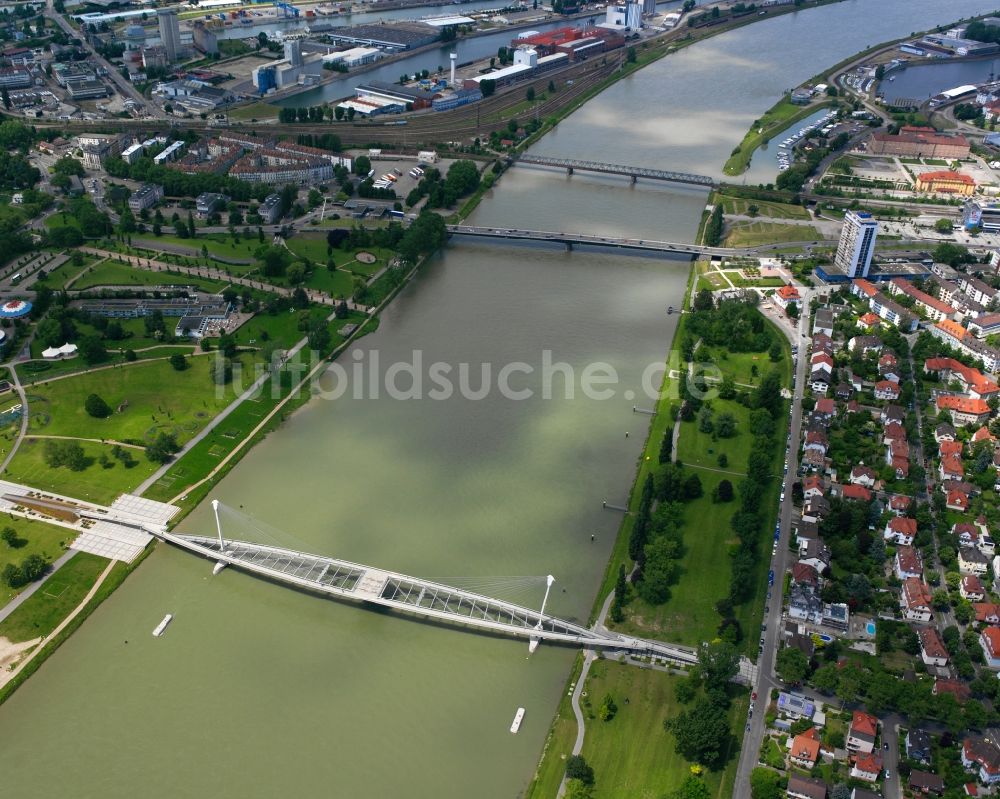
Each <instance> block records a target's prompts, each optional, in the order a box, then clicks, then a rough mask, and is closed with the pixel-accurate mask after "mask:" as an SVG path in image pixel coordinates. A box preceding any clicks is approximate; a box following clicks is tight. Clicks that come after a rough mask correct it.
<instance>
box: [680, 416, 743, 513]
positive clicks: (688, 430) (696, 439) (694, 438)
mask: <svg viewBox="0 0 1000 799" xmlns="http://www.w3.org/2000/svg"><path fill="white" fill-rule="evenodd" d="M711 404H712V411H713V412H714V413H713V417H714V418H715V419H718V417H719V414H722V413H730V414H732V415H733V417H734V418H735V419H736V435H735V436H733V437H732V438H717V437H716V436H715V434H714V433H713V434H708V433H702V432H700V431H699V430H698V422H697V420H695V421H691V422H681V435H680V440H679V441H678V442H677V459H678V460H679V461H681V462H682V463H683V464H684V465H685V466H703V467H705V468H708V469H719V468H721V467H720V466H719V463H718V459H719V455H720V454H721V453H725V454H726V457H727V458H728V459H729V463H728V465H727V466H726V467H725V470H724V471H727V472H733V473H734V474H727V475H721V476H722V477H728V478H729V480H730V481H731V482H732V483H733V484H734V485H735V483H736V481H738V480H740V479H741V478H742V477H743V475H744V469H745V468H746V462H747V458H749V457H750V444H751V441H752V439H751V431H750V429H749V428H750V409H749V408H745V407H744V406H742V405H740V404H739V403H738V402H735V401H733V400H723V399H718V398H716V399H714V400H712V401H711ZM699 476H700V477H702V478H704V473H699ZM706 493H707V492H706Z"/></svg>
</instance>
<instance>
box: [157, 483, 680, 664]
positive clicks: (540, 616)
mask: <svg viewBox="0 0 1000 799" xmlns="http://www.w3.org/2000/svg"><path fill="white" fill-rule="evenodd" d="M212 506H213V511H215V520H216V535H215V536H198V535H178V534H176V533H171V532H168V531H165V530H149V532H150V533H151V534H153V535H155V536H156V537H157V538H160V539H162V540H164V541H167V542H169V543H171V544H174V545H175V546H178V547H181V548H182V549H186V550H188V551H189V552H192V553H194V554H197V555H201V556H202V557H204V558H207V559H209V560H213V561H215V562H216V573H218V571H219V570H220V569H221V568H222V567H223V566H226V565H228V566H232V567H234V568H237V569H240V570H241V571H246V572H249V573H251V574H256V575H259V576H261V577H267V578H269V579H271V580H274V581H277V582H281V583H286V584H288V585H292V586H296V587H298V588H304V589H307V590H309V591H312V592H315V593H318V594H321V595H324V596H328V597H332V598H337V599H344V600H350V601H354V602H369V603H372V604H375V605H381V606H383V607H388V608H392V609H394V610H396V611H399V612H401V613H404V614H406V615H409V616H417V617H422V618H426V619H433V620H436V621H439V622H445V623H448V624H452V625H456V626H461V627H467V628H469V627H471V628H475V629H479V630H483V631H488V632H491V633H499V634H505V635H511V636H515V637H519V638H523V639H527V640H528V641H529V647H530V649H531V651H534V649H535V648H536V647H537V646H538V643H539V642H540V641H556V642H559V643H564V644H576V645H579V646H583V647H587V648H600V649H610V650H618V651H622V652H629V653H632V654H636V655H651V656H655V657H660V658H665V659H668V660H672V661H675V662H679V663H685V664H694V663H697V660H698V657H697V651H696V650H695V649H693V648H690V647H684V646H679V645H674V644H666V643H662V642H659V641H648V640H644V639H641V638H633V637H631V636H624V635H619V634H617V633H613V632H608V631H599V630H592V629H589V628H588V627H585V626H583V625H580V624H576V623H575V622H571V621H566V620H564V619H559V618H557V617H555V616H551V615H547V614H546V613H545V605H546V603H547V602H548V597H549V592H550V590H551V588H552V584H553V583H554V582H555V578H554V577H553V576H552V575H548V576H547V578H546V588H545V598H544V599H543V601H542V607H541V609H540V610H534V609H532V608H528V607H524V606H522V605H517V604H514V603H512V602H507V601H505V600H502V599H495V598H493V597H488V596H485V595H483V594H479V593H476V592H473V591H468V590H464V589H461V588H455V587H454V586H449V585H445V584H443V583H438V582H433V581H430V580H424V579H422V578H419V577H412V576H410V575H406V574H401V573H399V572H395V571H391V570H387V569H380V568H377V567H374V566H365V565H363V564H360V563H352V562H350V561H346V560H339V559H337V558H328V557H324V556H321V555H312V554H309V553H306V552H299V551H296V550H293V549H286V548H284V547H278V546H270V545H266V544H256V543H251V542H249V541H234V540H231V539H226V538H225V537H224V536H223V533H222V526H221V523H219V519H218V507H219V506H218V503H217V501H213V503H212Z"/></svg>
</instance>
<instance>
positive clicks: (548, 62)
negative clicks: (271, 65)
mask: <svg viewBox="0 0 1000 799" xmlns="http://www.w3.org/2000/svg"><path fill="white" fill-rule="evenodd" d="M627 5H629V6H631V5H634V4H627ZM622 24H624V23H622ZM624 46H625V37H624V36H623V35H622V33H621V32H619V31H618V30H615V29H613V28H611V27H608V26H606V25H597V26H590V27H587V28H574V27H563V28H556V29H555V30H551V31H547V32H545V33H539V32H537V31H526V32H525V33H523V34H520V35H519V36H517V37H515V38H514V39H513V41H511V45H510V49H511V51H512V58H513V63H512V64H510V65H508V66H502V67H500V68H498V69H493V68H489V67H487V68H485V69H481V70H480V72H479V74H476V75H472V76H469V77H466V78H463V79H461V80H459V79H457V78H456V75H455V59H454V57H453V58H452V66H451V79H450V80H449V81H444V80H439V81H437V82H432V81H430V80H423V81H419V82H418V84H417V85H415V86H403V85H400V84H398V83H387V82H385V81H370V82H368V83H363V84H361V85H359V86H358V87H357V89H356V90H355V96H354V97H352V98H349V99H347V100H343V101H342V102H341V103H339V107H340V108H342V109H344V111H346V112H348V113H354V114H357V115H360V116H369V117H370V116H377V115H381V114H400V113H403V112H405V111H420V110H423V109H427V108H431V109H433V110H435V111H447V110H450V109H452V108H458V107H459V106H462V105H467V104H469V103H474V102H478V101H479V100H481V99H482V98H483V97H484V96H486V95H488V94H490V93H491V92H492V91H494V90H496V89H500V88H504V87H507V86H510V85H512V84H515V83H518V82H520V81H523V80H527V79H529V78H533V77H537V76H538V75H541V74H544V73H546V72H549V71H551V70H554V69H558V68H560V67H564V66H567V65H569V64H571V63H574V62H577V61H583V60H585V59H587V58H589V57H591V56H594V55H598V54H601V53H606V52H608V51H611V50H615V49H618V48H620V47H624Z"/></svg>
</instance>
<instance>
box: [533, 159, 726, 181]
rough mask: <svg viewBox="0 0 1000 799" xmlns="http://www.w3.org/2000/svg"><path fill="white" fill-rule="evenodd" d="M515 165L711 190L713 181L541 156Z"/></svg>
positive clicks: (699, 177) (635, 167) (619, 165)
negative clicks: (655, 181)
mask: <svg viewBox="0 0 1000 799" xmlns="http://www.w3.org/2000/svg"><path fill="white" fill-rule="evenodd" d="M516 163H519V164H536V165H538V166H554V167H558V168H560V169H565V170H566V172H567V174H570V175H572V174H573V173H574V172H576V171H580V172H601V173H603V174H605V175H625V176H626V177H629V178H631V179H632V182H633V183H635V182H636V181H637V180H638V179H639V178H646V179H648V180H666V181H669V182H671V183H688V184H691V185H694V186H705V187H706V188H712V187H713V186H715V181H714V180H713V179H712V178H710V177H707V176H706V175H692V174H690V173H687V172H671V171H668V170H665V169H650V168H648V167H644V166H626V165H625V164H606V163H603V162H601V161H575V160H573V159H572V158H547V157H545V156H543V155H522V156H519V157H518V159H517V161H516Z"/></svg>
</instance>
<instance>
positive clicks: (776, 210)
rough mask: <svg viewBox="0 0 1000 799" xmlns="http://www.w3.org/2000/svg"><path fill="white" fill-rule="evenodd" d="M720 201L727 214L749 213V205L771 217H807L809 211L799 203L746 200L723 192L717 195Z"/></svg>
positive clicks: (761, 214)
mask: <svg viewBox="0 0 1000 799" xmlns="http://www.w3.org/2000/svg"><path fill="white" fill-rule="evenodd" d="M718 200H719V201H721V202H722V210H723V211H724V212H725V213H727V214H740V215H745V214H747V213H749V209H750V206H751V205H756V206H757V209H758V211H757V213H758V214H760V216H766V217H770V218H771V219H809V218H810V217H809V212H808V211H807V210H806V209H805V208H803V207H802V206H801V205H791V204H790V203H777V202H771V201H770V200H747V199H744V198H742V197H727V196H726V195H725V194H721V195H719V196H718Z"/></svg>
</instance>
